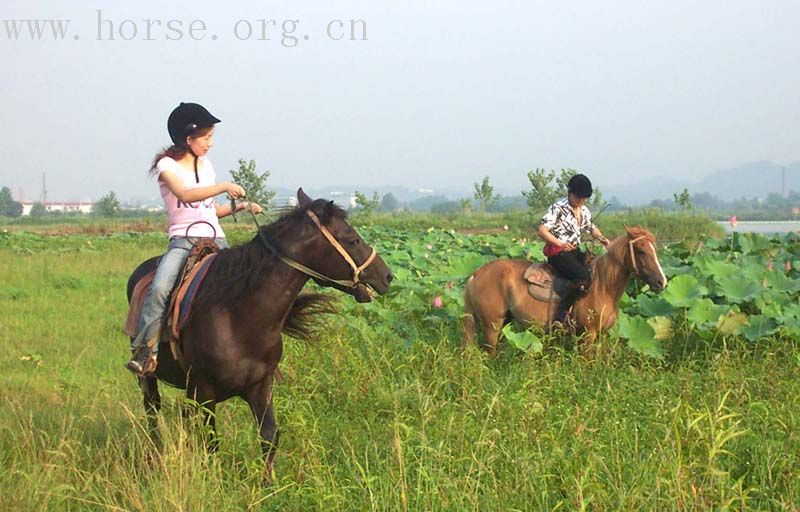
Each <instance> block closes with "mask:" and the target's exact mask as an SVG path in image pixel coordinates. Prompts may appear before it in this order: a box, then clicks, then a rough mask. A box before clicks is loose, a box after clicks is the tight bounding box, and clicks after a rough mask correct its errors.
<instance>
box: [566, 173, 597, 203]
mask: <svg viewBox="0 0 800 512" xmlns="http://www.w3.org/2000/svg"><path fill="white" fill-rule="evenodd" d="M567 192H570V193H572V194H575V195H576V196H578V197H582V198H589V197H592V182H591V181H589V178H587V177H586V176H585V175H583V174H576V175H575V176H573V177H571V178H570V179H569V182H567Z"/></svg>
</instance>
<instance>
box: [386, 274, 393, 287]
mask: <svg viewBox="0 0 800 512" xmlns="http://www.w3.org/2000/svg"><path fill="white" fill-rule="evenodd" d="M392 280H394V274H392V273H391V272H389V273H388V274H386V283H387V284H388V283H391V282H392Z"/></svg>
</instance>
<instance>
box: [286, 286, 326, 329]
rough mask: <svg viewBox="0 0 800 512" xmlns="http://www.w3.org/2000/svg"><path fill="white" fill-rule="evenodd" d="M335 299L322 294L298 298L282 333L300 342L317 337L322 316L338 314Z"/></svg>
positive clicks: (303, 295) (308, 294)
mask: <svg viewBox="0 0 800 512" xmlns="http://www.w3.org/2000/svg"><path fill="white" fill-rule="evenodd" d="M335 300H336V299H335V298H334V297H332V296H330V295H325V294H322V293H302V294H300V295H298V296H297V298H296V299H295V301H294V304H292V308H291V309H290V310H289V314H288V315H287V316H286V321H284V323H283V329H282V332H283V333H285V334H288V335H289V336H291V337H292V338H297V339H299V340H312V339H314V338H316V337H317V333H318V330H319V327H320V320H321V318H322V315H326V314H330V313H336V308H334V302H335Z"/></svg>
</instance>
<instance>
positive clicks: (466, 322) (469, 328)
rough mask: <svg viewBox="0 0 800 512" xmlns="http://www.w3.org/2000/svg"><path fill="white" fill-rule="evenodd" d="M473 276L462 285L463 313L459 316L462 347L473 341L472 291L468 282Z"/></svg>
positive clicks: (470, 281) (473, 310)
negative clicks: (462, 333) (461, 330)
mask: <svg viewBox="0 0 800 512" xmlns="http://www.w3.org/2000/svg"><path fill="white" fill-rule="evenodd" d="M474 278H475V276H470V277H469V279H467V285H466V286H465V287H464V315H463V316H462V317H461V323H462V326H463V328H464V347H465V348H466V347H467V346H468V345H472V344H474V343H475V316H474V313H475V309H474V308H473V306H472V298H471V295H472V293H471V292H470V286H469V285H470V284H472V280H473V279H474Z"/></svg>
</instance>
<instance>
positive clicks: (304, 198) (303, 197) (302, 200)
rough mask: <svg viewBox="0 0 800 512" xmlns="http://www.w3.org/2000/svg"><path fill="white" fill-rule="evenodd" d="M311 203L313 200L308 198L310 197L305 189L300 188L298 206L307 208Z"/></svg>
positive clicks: (298, 190)
mask: <svg viewBox="0 0 800 512" xmlns="http://www.w3.org/2000/svg"><path fill="white" fill-rule="evenodd" d="M311 202H312V201H311V198H310V197H308V195H307V194H306V193H305V192H303V187H300V188H298V189H297V204H299V205H300V206H303V207H305V206H308V205H310V204H311Z"/></svg>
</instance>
